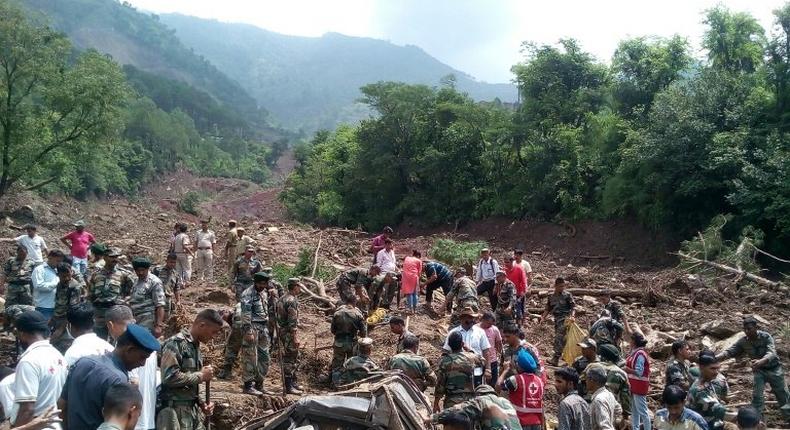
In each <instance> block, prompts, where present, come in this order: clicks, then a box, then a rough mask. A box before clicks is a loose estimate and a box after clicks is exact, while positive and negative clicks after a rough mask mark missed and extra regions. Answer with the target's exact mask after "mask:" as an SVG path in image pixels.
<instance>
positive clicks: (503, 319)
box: [494, 279, 518, 330]
mask: <svg viewBox="0 0 790 430" xmlns="http://www.w3.org/2000/svg"><path fill="white" fill-rule="evenodd" d="M494 291H495V292H496V295H497V307H496V310H495V314H496V325H497V327H499V329H500V330H504V329H505V328H507V327H517V326H518V324H517V323H516V300H517V299H518V296H517V295H516V285H515V284H513V282H511V281H510V280H508V279H506V280H505V282H503V283H501V284H499V283H497V284H496V285H495V286H494ZM508 308H510V311H509V312H510V313H509V314H508V313H506V311H505V310H506V309H508Z"/></svg>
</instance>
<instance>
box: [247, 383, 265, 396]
mask: <svg viewBox="0 0 790 430" xmlns="http://www.w3.org/2000/svg"><path fill="white" fill-rule="evenodd" d="M243 392H244V394H249V395H251V396H259V397H260V396H262V395H263V393H261V392H260V391H258V390H256V389H255V387H253V386H252V381H250V382H245V383H244V391H243Z"/></svg>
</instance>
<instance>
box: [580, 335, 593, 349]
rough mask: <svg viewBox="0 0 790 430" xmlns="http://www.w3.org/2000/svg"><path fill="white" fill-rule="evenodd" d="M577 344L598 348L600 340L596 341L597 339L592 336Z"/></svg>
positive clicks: (583, 346)
mask: <svg viewBox="0 0 790 430" xmlns="http://www.w3.org/2000/svg"><path fill="white" fill-rule="evenodd" d="M577 345H579V346H581V347H582V348H595V349H598V342H596V341H595V339H592V338H587V339H584V340H582V341H581V342H579V343H577Z"/></svg>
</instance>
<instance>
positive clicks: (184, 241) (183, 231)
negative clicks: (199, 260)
mask: <svg viewBox="0 0 790 430" xmlns="http://www.w3.org/2000/svg"><path fill="white" fill-rule="evenodd" d="M173 252H174V253H175V254H176V257H177V258H176V271H177V272H178V273H180V274H181V279H183V280H184V282H189V279H190V278H191V277H192V258H193V257H194V256H195V253H194V252H192V247H191V246H190V242H189V235H188V234H187V225H186V224H184V223H179V224H178V234H177V235H176V237H175V238H173Z"/></svg>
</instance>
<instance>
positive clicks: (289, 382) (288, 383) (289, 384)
mask: <svg viewBox="0 0 790 430" xmlns="http://www.w3.org/2000/svg"><path fill="white" fill-rule="evenodd" d="M293 384H294V382H293V378H289V377H286V378H285V392H286V393H288V394H302V391H301V390H299V389H297V388H296V387H294V385H293Z"/></svg>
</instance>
